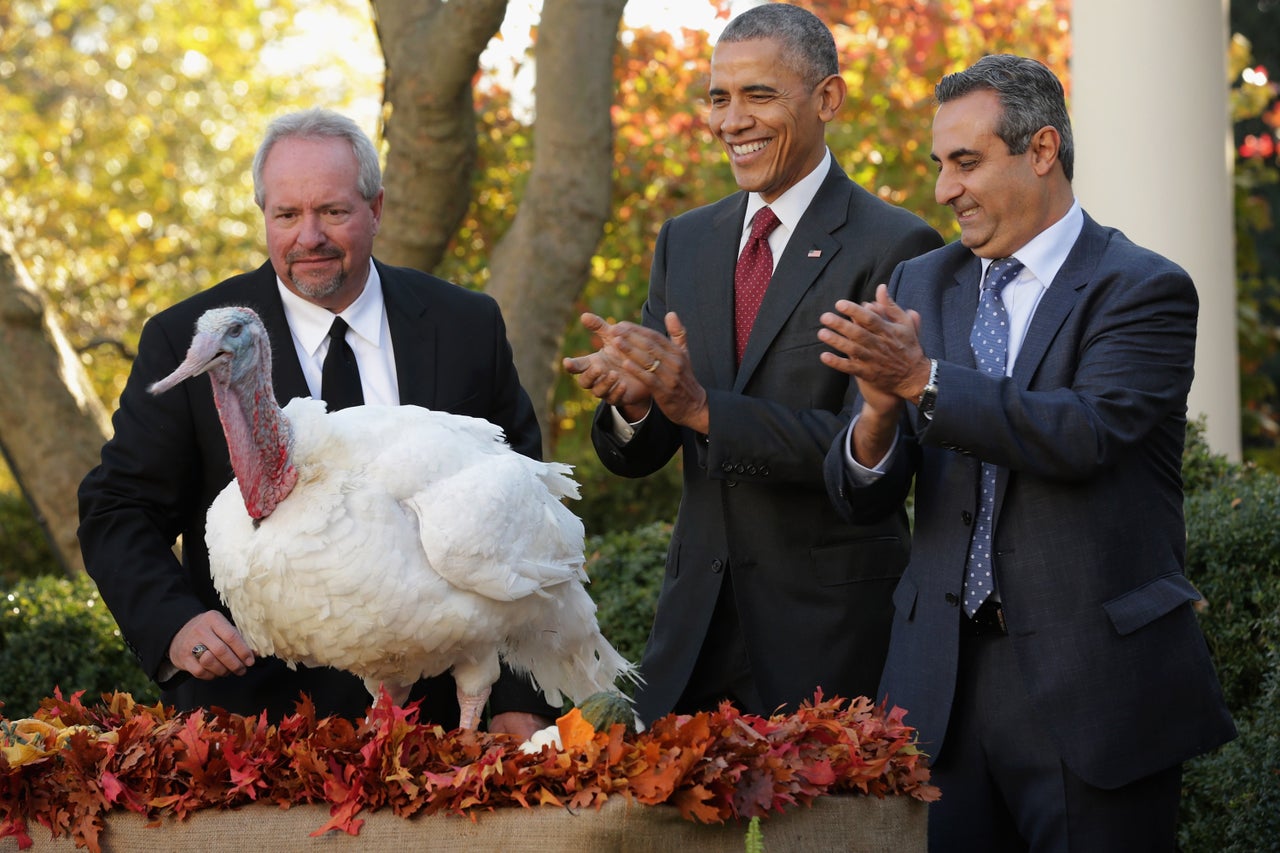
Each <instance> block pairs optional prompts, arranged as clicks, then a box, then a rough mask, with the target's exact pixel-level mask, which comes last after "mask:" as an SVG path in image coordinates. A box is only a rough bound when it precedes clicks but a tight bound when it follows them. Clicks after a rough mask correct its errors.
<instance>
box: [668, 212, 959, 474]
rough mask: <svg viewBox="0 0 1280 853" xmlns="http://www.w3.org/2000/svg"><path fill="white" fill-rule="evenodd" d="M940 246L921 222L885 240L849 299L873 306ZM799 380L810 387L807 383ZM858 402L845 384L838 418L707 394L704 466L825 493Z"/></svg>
mask: <svg viewBox="0 0 1280 853" xmlns="http://www.w3.org/2000/svg"><path fill="white" fill-rule="evenodd" d="M941 242H942V241H941V238H940V237H939V236H938V234H937V232H935V231H934V230H933V229H932V228H930V227H928V226H927V225H925V224H924V223H923V222H919V223H918V224H917V225H915V226H914V227H908V228H904V229H899V230H897V231H895V232H893V236H892V238H890V237H886V238H885V239H884V240H883V248H882V251H881V252H880V254H878V255H877V256H876V258H875V260H874V262H873V265H872V267H871V270H872V271H871V273H870V274H868V275H865V276H864V277H863V278H862V280H861V281H859V282H858V283H857V286H856V288H855V290H854V293H853V294H851V295H850V296H849V297H848V298H851V299H855V300H857V301H860V302H868V301H871V300H873V299H874V298H875V292H876V288H877V287H878V286H879V285H880V284H881V283H887V282H888V281H889V279H890V276H891V275H892V274H893V272H894V270H895V268H896V267H897V266H898V264H899V263H900V262H901V261H903V260H906V259H909V258H913V257H915V256H916V255H919V254H922V253H924V252H927V251H930V250H932V249H935V248H937V247H938V246H939V245H941ZM831 307H833V305H832V306H824V308H825V309H827V310H829V309H830V308H831ZM646 319H647V318H646ZM816 323H817V318H816V316H815V317H814V324H815V325H816ZM815 334H816V333H815ZM815 361H816V360H815ZM813 370H814V373H813V374H809V376H812V375H814V374H817V373H818V372H819V371H828V370H830V368H828V367H826V366H824V365H822V364H821V363H820V362H816V363H815V364H814V367H813ZM797 379H798V381H801V382H803V381H807V380H806V379H805V378H804V377H797ZM856 397H857V383H856V382H854V381H852V380H849V381H848V383H847V390H846V393H845V397H844V404H843V406H842V408H841V409H840V411H838V412H833V411H829V410H827V409H821V408H796V407H792V406H788V405H784V404H783V403H780V402H778V401H777V400H775V399H772V398H770V397H768V396H754V395H748V394H738V393H734V392H732V391H729V390H725V389H718V390H716V389H709V390H708V393H707V404H708V406H709V408H710V420H711V429H710V440H709V441H708V442H707V443H706V447H705V450H706V454H705V460H704V461H705V467H706V470H707V472H708V475H709V476H711V477H713V478H715V477H728V476H732V477H733V478H735V479H748V480H749V479H751V478H752V475H751V473H750V468H751V466H753V465H754V467H755V468H756V470H766V469H767V472H768V473H767V475H761V476H767V477H768V479H769V480H771V481H773V482H791V483H799V484H802V485H805V486H812V487H813V488H817V489H821V488H823V475H822V471H823V460H824V458H825V457H826V454H827V451H828V450H829V449H830V448H831V445H832V442H834V441H835V439H836V437H837V436H838V435H839V434H840V433H841V432H843V431H844V430H845V428H846V427H847V426H848V424H849V422H850V420H851V419H852V417H853V413H854V412H855V411H856V410H857V409H856V408H855V404H854V401H855V399H856ZM743 460H745V461H746V464H747V467H748V473H747V475H746V476H745V478H744V476H743V473H742V470H741V468H742V466H741V465H740V464H739V463H740V462H741V461H743Z"/></svg>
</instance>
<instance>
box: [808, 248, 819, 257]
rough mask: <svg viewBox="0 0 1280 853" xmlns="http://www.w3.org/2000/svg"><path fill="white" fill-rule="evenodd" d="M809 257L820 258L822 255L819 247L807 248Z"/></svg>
mask: <svg viewBox="0 0 1280 853" xmlns="http://www.w3.org/2000/svg"><path fill="white" fill-rule="evenodd" d="M809 257H811V258H820V257H822V250H821V249H810V250H809Z"/></svg>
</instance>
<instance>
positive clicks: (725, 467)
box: [720, 462, 733, 474]
mask: <svg viewBox="0 0 1280 853" xmlns="http://www.w3.org/2000/svg"><path fill="white" fill-rule="evenodd" d="M720 470H721V471H724V472H725V473H726V474H731V473H733V465H732V464H731V463H729V462H722V463H720Z"/></svg>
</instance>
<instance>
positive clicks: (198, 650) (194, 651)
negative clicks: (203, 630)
mask: <svg viewBox="0 0 1280 853" xmlns="http://www.w3.org/2000/svg"><path fill="white" fill-rule="evenodd" d="M207 651H209V647H208V646H206V645H205V644H204V643H196V644H195V645H194V646H192V647H191V656H192V657H193V658H195V659H196V660H200V655H202V654H204V653H205V652H207Z"/></svg>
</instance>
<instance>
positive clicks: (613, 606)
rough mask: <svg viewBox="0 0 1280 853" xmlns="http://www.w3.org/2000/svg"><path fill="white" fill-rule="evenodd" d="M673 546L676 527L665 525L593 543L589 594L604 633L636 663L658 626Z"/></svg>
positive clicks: (595, 538) (589, 554) (593, 539)
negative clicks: (660, 595) (657, 614)
mask: <svg viewBox="0 0 1280 853" xmlns="http://www.w3.org/2000/svg"><path fill="white" fill-rule="evenodd" d="M670 541H671V525H670V524H669V523H665V522H654V523H652V524H646V525H643V526H641V527H638V528H636V529H634V530H624V531H619V532H615V533H609V534H606V535H604V536H590V537H588V539H587V575H588V576H589V577H590V578H591V584H590V585H589V586H588V587H587V591H588V592H590V593H591V598H592V599H593V600H594V601H595V603H596V607H597V613H596V618H597V620H598V621H599V623H600V631H601V633H603V634H604V636H605V637H606V638H607V639H608V640H609V642H610V643H612V644H613V647H614V648H615V649H617V650H618V652H619V653H620V654H621V655H622V656H623V657H625V658H626V659H627V660H629V661H631V662H633V663H638V662H639V661H640V656H641V654H643V652H644V644H645V642H646V641H647V640H648V639H649V629H650V628H651V627H653V614H654V613H655V612H656V611H657V607H658V592H659V590H661V589H662V577H663V575H664V573H665V571H666V564H667V544H668V543H669V542H670Z"/></svg>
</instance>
